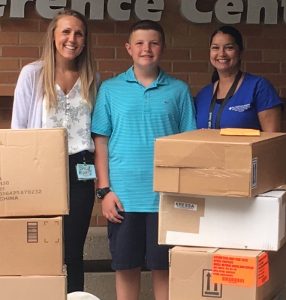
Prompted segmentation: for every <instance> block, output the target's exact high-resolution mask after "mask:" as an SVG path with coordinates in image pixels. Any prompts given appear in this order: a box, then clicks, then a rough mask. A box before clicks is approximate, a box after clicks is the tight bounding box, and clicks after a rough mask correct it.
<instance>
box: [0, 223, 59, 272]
mask: <svg viewBox="0 0 286 300" xmlns="http://www.w3.org/2000/svg"><path fill="white" fill-rule="evenodd" d="M0 237H1V238H0V275H5V276H6V275H63V274H64V273H63V272H64V271H63V264H64V262H63V241H62V239H63V222H62V217H54V218H14V219H0Z"/></svg>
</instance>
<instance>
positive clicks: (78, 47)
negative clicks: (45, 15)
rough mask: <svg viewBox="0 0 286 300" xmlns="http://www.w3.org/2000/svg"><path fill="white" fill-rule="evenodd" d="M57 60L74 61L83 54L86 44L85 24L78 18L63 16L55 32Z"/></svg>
mask: <svg viewBox="0 0 286 300" xmlns="http://www.w3.org/2000/svg"><path fill="white" fill-rule="evenodd" d="M54 41H55V48H56V59H57V60H59V59H64V60H74V59H76V58H77V57H78V56H79V55H80V54H81V52H82V49H83V48H84V43H85V28H84V24H83V23H82V22H81V21H80V20H79V19H78V18H76V17H73V16H63V17H61V18H60V19H59V20H58V21H57V25H56V28H55V31H54Z"/></svg>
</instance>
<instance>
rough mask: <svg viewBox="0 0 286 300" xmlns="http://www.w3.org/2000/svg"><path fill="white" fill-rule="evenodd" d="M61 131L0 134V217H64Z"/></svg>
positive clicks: (64, 149)
mask: <svg viewBox="0 0 286 300" xmlns="http://www.w3.org/2000/svg"><path fill="white" fill-rule="evenodd" d="M67 159H68V154H67V138H66V131H65V129H62V128H59V129H24V130H8V129H7V130H5V129H2V130H0V217H12V216H41V215H43V216H48V215H63V214H67V213H68V191H69V188H68V163H67Z"/></svg>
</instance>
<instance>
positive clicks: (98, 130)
mask: <svg viewBox="0 0 286 300" xmlns="http://www.w3.org/2000/svg"><path fill="white" fill-rule="evenodd" d="M111 131H112V126H111V117H110V106H109V97H108V90H107V88H106V87H105V84H104V83H102V84H101V86H100V88H99V90H98V93H97V96H96V101H95V106H94V110H93V113H92V119H91V132H92V133H95V134H100V135H104V136H110V135H111Z"/></svg>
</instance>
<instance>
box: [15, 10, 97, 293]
mask: <svg viewBox="0 0 286 300" xmlns="http://www.w3.org/2000/svg"><path fill="white" fill-rule="evenodd" d="M95 91H96V86H95V73H94V67H93V64H92V57H91V51H90V41H89V37H88V27H87V22H86V19H85V17H84V16H83V15H81V14H80V13H78V12H76V11H73V10H64V11H62V12H60V13H58V14H57V15H56V16H55V17H54V19H53V20H52V21H51V23H50V24H49V27H48V29H47V36H46V39H45V44H44V47H43V54H42V57H41V59H40V60H38V61H35V62H33V63H31V64H28V65H26V66H25V67H23V69H22V70H21V72H20V75H19V78H18V82H17V85H16V89H15V94H14V105H13V114H12V126H11V127H12V128H57V127H64V128H66V129H67V133H68V151H69V172H70V214H69V215H68V216H65V217H64V228H65V233H64V242H65V263H66V265H67V272H68V292H73V291H82V290H83V287H84V272H83V246H84V242H85V238H86V234H87V230H88V227H89V221H90V217H91V212H92V208H93V203H94V180H93V179H94V178H93V176H91V177H89V178H81V174H80V173H79V171H78V170H79V169H80V168H77V166H81V165H82V164H83V162H85V163H86V164H88V168H91V169H92V170H93V168H94V166H93V165H92V164H93V152H94V143H93V141H92V138H91V132H90V123H91V111H92V107H93V99H94V98H95ZM47 143H48V141H47ZM52 167H53V166H51V168H52ZM81 179H85V180H81ZM55 196H56V195H55Z"/></svg>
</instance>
